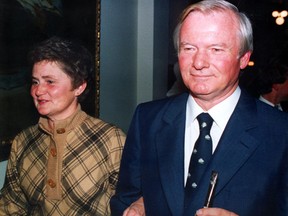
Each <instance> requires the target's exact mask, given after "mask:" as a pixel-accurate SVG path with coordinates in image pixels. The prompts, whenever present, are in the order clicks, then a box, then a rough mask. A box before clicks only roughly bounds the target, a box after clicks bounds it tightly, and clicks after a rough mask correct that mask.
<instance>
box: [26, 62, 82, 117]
mask: <svg viewBox="0 0 288 216" xmlns="http://www.w3.org/2000/svg"><path fill="white" fill-rule="evenodd" d="M85 88H86V83H84V84H82V85H81V86H79V87H78V88H76V89H73V87H72V80H71V78H70V77H69V76H68V75H67V74H66V73H64V71H63V70H62V69H61V68H60V66H59V65H58V64H57V63H56V62H49V61H41V62H38V63H36V64H34V66H33V70H32V85H31V95H32V97H33V100H34V104H35V106H36V108H37V110H38V112H39V114H40V115H43V116H46V117H48V118H49V119H51V120H62V119H65V118H67V117H69V116H70V115H72V114H73V113H74V112H75V110H76V109H77V105H78V101H77V96H79V95H80V94H81V93H82V92H83V91H84V89H85Z"/></svg>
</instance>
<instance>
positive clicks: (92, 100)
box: [0, 0, 100, 161]
mask: <svg viewBox="0 0 288 216" xmlns="http://www.w3.org/2000/svg"><path fill="white" fill-rule="evenodd" d="M51 36H60V37H65V38H71V39H75V40H79V41H80V42H81V43H82V44H83V45H84V46H86V47H87V48H88V49H89V50H90V51H91V53H93V54H94V53H95V77H94V81H95V82H94V83H93V89H94V90H95V91H91V92H90V95H88V97H87V100H86V101H84V103H82V108H83V110H85V111H86V112H87V113H88V114H90V115H93V116H96V117H97V116H98V115H99V81H100V77H99V59H100V57H99V53H100V52H99V51H100V48H99V47H100V0H41V1H39V0H1V2H0V161H2V160H6V159H7V158H8V156H9V152H10V147H11V142H12V140H13V138H14V136H15V135H16V134H17V133H19V132H20V131H21V130H23V129H25V128H26V127H28V126H30V125H32V124H36V123H37V121H38V118H39V116H38V113H37V111H36V109H35V107H34V104H33V101H32V97H31V96H30V84H29V83H30V74H31V71H30V69H29V68H28V65H27V53H28V51H29V49H30V48H31V46H33V45H34V44H35V43H37V42H40V41H42V40H45V39H47V38H49V37H51Z"/></svg>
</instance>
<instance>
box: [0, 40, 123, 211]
mask: <svg viewBox="0 0 288 216" xmlns="http://www.w3.org/2000/svg"><path fill="white" fill-rule="evenodd" d="M29 59H30V61H31V66H32V67H33V70H32V85H31V95H32V97H33V100H34V104H35V106H36V108H37V111H38V112H39V114H40V116H41V117H40V119H39V122H38V124H36V125H34V126H31V127H29V128H27V129H26V130H24V131H22V132H21V133H20V134H18V135H17V136H16V138H15V139H14V141H13V143H12V149H11V153H10V158H9V160H8V166H7V173H6V180H5V183H4V187H3V188H2V190H1V199H0V215H3V216H4V215H27V216H28V215H29V216H33V215H66V216H69V215H109V214H110V208H109V200H110V198H111V196H112V195H113V194H114V192H115V187H116V182H117V179H118V170H119V165H120V158H121V155H122V148H123V143H124V140H125V135H124V133H123V132H122V131H121V130H120V129H119V128H117V127H115V126H113V125H110V124H108V123H105V122H103V121H101V120H100V119H97V118H94V117H92V116H89V115H87V114H86V113H85V112H84V111H82V110H81V105H80V103H79V102H81V101H82V100H83V99H84V98H85V96H86V94H87V93H88V91H89V88H90V81H91V77H92V74H93V73H94V63H93V59H92V56H91V54H90V53H89V52H88V50H87V49H85V48H84V47H82V46H80V45H78V44H77V43H73V42H71V41H68V40H63V39H60V38H57V37H52V38H50V39H48V40H46V41H44V42H42V43H40V44H38V45H37V46H36V47H35V48H34V49H33V50H32V51H31V52H30V54H29ZM19 106H21V104H20V105H19Z"/></svg>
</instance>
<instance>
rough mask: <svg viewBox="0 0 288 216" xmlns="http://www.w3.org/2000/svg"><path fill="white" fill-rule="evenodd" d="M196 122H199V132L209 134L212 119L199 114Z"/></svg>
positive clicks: (206, 115) (207, 115) (205, 114)
mask: <svg viewBox="0 0 288 216" xmlns="http://www.w3.org/2000/svg"><path fill="white" fill-rule="evenodd" d="M197 120H198V122H199V127H200V132H201V131H203V130H205V131H207V132H210V129H211V127H212V124H213V119H212V117H211V116H210V115H209V114H208V113H201V114H199V115H198V116H197Z"/></svg>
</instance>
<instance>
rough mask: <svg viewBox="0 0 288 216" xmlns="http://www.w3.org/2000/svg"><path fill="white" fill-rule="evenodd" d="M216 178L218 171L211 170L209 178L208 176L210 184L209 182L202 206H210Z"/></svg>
mask: <svg viewBox="0 0 288 216" xmlns="http://www.w3.org/2000/svg"><path fill="white" fill-rule="evenodd" d="M217 178H218V173H217V172H216V171H212V173H211V178H210V184H209V189H208V192H207V197H206V201H205V204H204V208H209V207H211V201H212V196H213V193H214V189H215V186H216V183H217Z"/></svg>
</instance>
